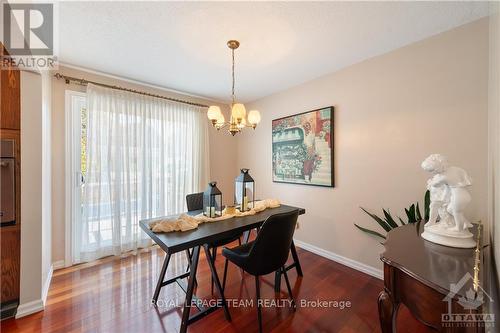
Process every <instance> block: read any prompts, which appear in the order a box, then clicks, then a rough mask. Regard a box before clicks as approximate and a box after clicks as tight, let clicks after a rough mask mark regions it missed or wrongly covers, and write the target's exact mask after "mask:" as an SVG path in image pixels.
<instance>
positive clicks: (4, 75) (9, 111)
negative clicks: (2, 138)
mask: <svg viewBox="0 0 500 333" xmlns="http://www.w3.org/2000/svg"><path fill="white" fill-rule="evenodd" d="M1 52H2V55H3V54H5V53H6V51H5V49H4V47H3V45H2V47H1ZM0 77H1V78H0V86H1V89H0V90H1V96H0V108H1V112H0V127H1V128H2V129H14V130H20V129H21V93H20V92H21V90H20V79H21V76H20V73H19V70H16V69H7V70H6V69H2V70H0Z"/></svg>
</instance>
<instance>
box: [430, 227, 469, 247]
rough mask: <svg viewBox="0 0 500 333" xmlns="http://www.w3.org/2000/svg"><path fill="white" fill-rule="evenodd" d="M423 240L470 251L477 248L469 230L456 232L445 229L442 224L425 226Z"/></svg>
mask: <svg viewBox="0 0 500 333" xmlns="http://www.w3.org/2000/svg"><path fill="white" fill-rule="evenodd" d="M422 238H423V239H425V240H428V241H429V242H433V243H436V244H440V245H445V246H451V247H458V248H464V249H469V248H473V247H476V241H474V238H473V235H472V233H471V232H469V231H468V230H467V229H465V230H462V231H455V230H451V229H449V228H444V227H442V226H441V225H440V223H436V224H434V225H431V226H424V232H423V233H422Z"/></svg>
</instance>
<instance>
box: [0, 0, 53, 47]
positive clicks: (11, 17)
mask: <svg viewBox="0 0 500 333" xmlns="http://www.w3.org/2000/svg"><path fill="white" fill-rule="evenodd" d="M3 41H4V45H5V47H6V48H7V50H8V51H9V53H10V55H11V56H28V55H32V56H51V55H53V54H54V8H53V4H51V3H4V4H3Z"/></svg>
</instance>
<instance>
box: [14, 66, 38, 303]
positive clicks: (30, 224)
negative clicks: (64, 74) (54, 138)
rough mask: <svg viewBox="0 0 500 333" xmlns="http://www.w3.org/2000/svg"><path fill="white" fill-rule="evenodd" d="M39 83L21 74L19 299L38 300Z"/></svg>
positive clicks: (25, 300) (25, 74)
mask: <svg viewBox="0 0 500 333" xmlns="http://www.w3.org/2000/svg"><path fill="white" fill-rule="evenodd" d="M41 82H42V79H41V76H40V75H39V74H35V73H31V72H24V71H21V144H22V149H21V161H22V163H21V179H22V182H21V193H22V195H21V216H22V218H23V220H22V226H21V281H20V285H21V288H20V290H21V295H20V300H19V302H20V305H21V310H22V305H23V304H27V303H30V302H33V301H36V300H39V301H40V302H41V298H42V285H43V282H42V251H41V249H42V232H43V225H42V210H43V208H42V198H43V191H42V136H43V131H42V110H41V103H42V85H41Z"/></svg>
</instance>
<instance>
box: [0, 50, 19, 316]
mask: <svg viewBox="0 0 500 333" xmlns="http://www.w3.org/2000/svg"><path fill="white" fill-rule="evenodd" d="M0 46H1V47H0V50H1V52H2V55H4V54H5V53H6V52H5V49H4V47H3V45H2V44H1V43H0ZM20 87H21V85H20V72H19V70H17V69H8V70H5V69H1V70H0V90H1V92H0V98H1V99H0V139H1V140H2V141H4V140H5V141H8V142H10V143H12V142H13V143H14V145H13V146H12V145H3V144H2V146H1V147H2V149H0V150H1V155H2V164H0V167H5V166H7V165H8V166H9V167H12V163H13V164H14V179H9V182H7V183H10V184H11V185H13V188H14V191H13V189H12V187H9V188H2V196H5V195H10V196H11V197H10V198H8V200H4V199H6V198H2V202H3V203H4V204H5V203H8V206H9V207H0V208H1V209H0V210H1V211H2V214H4V213H5V212H7V211H8V214H7V215H8V216H5V218H3V219H2V223H1V227H0V274H1V275H0V281H1V286H0V306H1V307H0V316H1V318H2V319H3V318H6V317H10V316H13V315H15V313H16V310H17V306H18V304H19V283H20V270H21V260H20V259H21V154H20V152H21V148H20V147H21V141H20V139H21V131H20V129H21V126H20V125H21V124H20V120H21V101H20V97H21V91H20ZM7 147H14V148H13V150H14V152H12V148H11V149H7ZM7 150H9V152H7ZM4 155H6V156H7V155H8V158H7V159H4V158H3V157H4ZM6 161H8V162H6ZM9 171H10V172H11V171H12V170H11V169H10V170H9ZM4 176H6V175H4V174H3V173H2V178H4ZM10 177H12V175H11V174H10ZM12 183H13V184H12ZM2 186H3V185H2ZM13 202H14V207H13V206H12V203H13ZM12 209H15V214H13V213H12ZM4 222H5V223H4Z"/></svg>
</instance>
